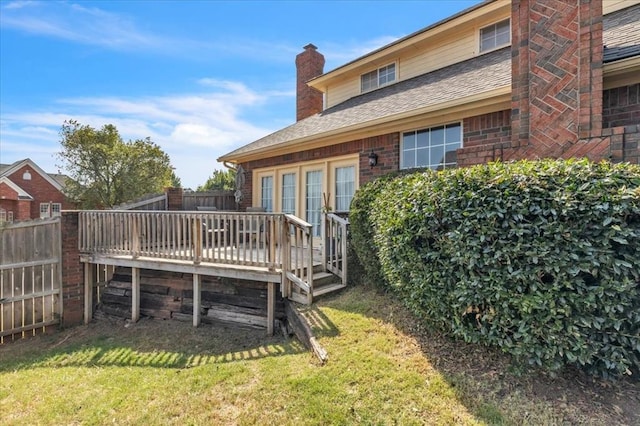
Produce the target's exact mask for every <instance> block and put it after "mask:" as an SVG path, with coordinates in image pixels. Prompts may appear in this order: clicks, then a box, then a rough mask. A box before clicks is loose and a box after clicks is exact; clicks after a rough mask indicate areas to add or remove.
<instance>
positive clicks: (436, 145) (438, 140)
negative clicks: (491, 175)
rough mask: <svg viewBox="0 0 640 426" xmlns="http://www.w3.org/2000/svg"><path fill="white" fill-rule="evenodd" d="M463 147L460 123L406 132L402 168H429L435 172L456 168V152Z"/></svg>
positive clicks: (402, 148) (401, 150)
mask: <svg viewBox="0 0 640 426" xmlns="http://www.w3.org/2000/svg"><path fill="white" fill-rule="evenodd" d="M461 147H462V125H461V124H460V123H453V124H447V125H445V126H438V127H431V128H428V129H420V130H414V131H411V132H405V133H403V134H402V146H401V148H400V155H401V158H400V166H401V168H403V169H411V168H414V167H429V168H432V169H435V170H442V169H448V168H451V167H455V166H456V164H457V155H456V150H457V149H458V148H461Z"/></svg>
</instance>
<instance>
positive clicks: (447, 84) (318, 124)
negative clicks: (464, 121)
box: [225, 48, 511, 157]
mask: <svg viewBox="0 0 640 426" xmlns="http://www.w3.org/2000/svg"><path fill="white" fill-rule="evenodd" d="M510 59H511V50H510V49H509V48H504V49H500V50H497V51H495V52H492V53H489V54H486V55H482V56H480V57H478V58H474V59H470V60H467V61H464V62H460V63H457V64H454V65H451V66H448V67H445V68H442V69H439V70H436V71H433V72H430V73H427V74H423V75H421V76H418V77H414V78H412V79H409V80H405V81H401V82H399V83H396V84H393V85H390V86H387V87H383V88H381V89H378V90H374V91H372V92H369V93H365V94H362V95H359V96H355V97H353V98H351V99H348V100H346V101H344V102H342V103H340V104H338V105H335V106H333V107H331V108H328V109H326V110H324V111H322V112H321V113H319V114H316V115H312V116H311V117H308V118H305V119H304V120H300V121H298V122H297V123H295V124H292V125H291V126H289V127H285V128H284V129H282V130H279V131H277V132H275V133H272V134H270V135H268V136H265V137H264V138H262V139H258V140H257V141H255V142H252V143H250V144H248V145H245V146H243V147H240V148H238V149H236V150H235V151H233V152H231V153H229V154H227V155H225V157H226V156H235V155H241V154H245V153H249V152H251V151H254V150H257V149H260V148H265V147H269V146H275V145H278V144H281V143H284V142H287V141H291V140H296V139H301V138H305V137H308V136H313V135H319V134H322V133H326V132H332V131H335V130H340V129H344V128H347V127H350V126H353V125H358V124H362V123H366V122H369V121H374V120H378V119H381V118H385V117H391V116H393V115H396V114H402V113H405V112H409V111H413V110H416V109H419V108H425V107H428V106H431V105H438V104H440V103H443V102H447V101H452V100H456V99H460V98H463V97H467V96H471V95H475V94H479V93H482V92H487V91H490V90H493V89H497V88H500V87H504V86H508V85H509V84H510V83H511V71H510V70H511V60H510Z"/></svg>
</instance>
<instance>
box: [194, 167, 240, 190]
mask: <svg viewBox="0 0 640 426" xmlns="http://www.w3.org/2000/svg"><path fill="white" fill-rule="evenodd" d="M235 186H236V171H235V170H231V169H227V170H214V171H213V174H212V175H211V177H210V178H209V179H207V181H206V182H205V183H204V185H201V186H199V187H198V189H197V190H198V191H213V190H216V189H217V190H234V189H235Z"/></svg>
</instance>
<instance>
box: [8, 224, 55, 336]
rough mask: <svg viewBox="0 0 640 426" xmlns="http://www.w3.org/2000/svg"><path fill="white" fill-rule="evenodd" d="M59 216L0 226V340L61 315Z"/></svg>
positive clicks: (37, 327) (35, 328)
mask: <svg viewBox="0 0 640 426" xmlns="http://www.w3.org/2000/svg"><path fill="white" fill-rule="evenodd" d="M60 230H61V225H60V219H59V218H53V219H45V220H38V221H30V222H20V223H14V224H4V225H3V226H2V227H0V243H1V244H0V343H4V342H5V340H6V339H11V340H13V339H14V338H15V337H16V336H19V337H24V336H25V335H26V334H27V333H31V334H34V335H35V334H36V333H37V332H38V331H44V330H45V329H46V327H48V326H51V325H54V324H59V323H60V318H62V300H61V291H62V290H61V289H62V254H61V251H62V245H61V231H60Z"/></svg>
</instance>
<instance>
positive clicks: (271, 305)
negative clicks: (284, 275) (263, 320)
mask: <svg viewBox="0 0 640 426" xmlns="http://www.w3.org/2000/svg"><path fill="white" fill-rule="evenodd" d="M275 313H276V283H272V282H269V283H267V335H269V336H273V323H274V322H275V319H276V318H275Z"/></svg>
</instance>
